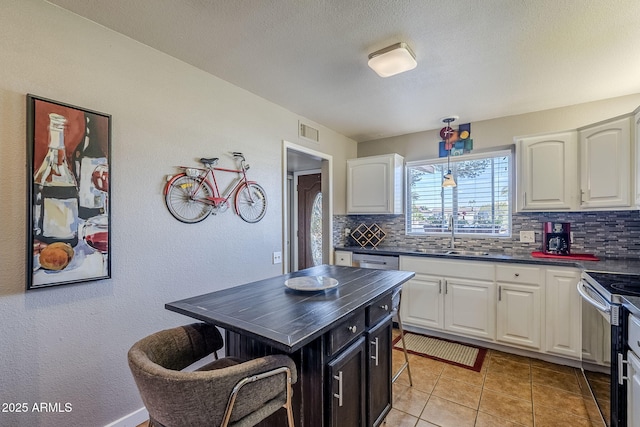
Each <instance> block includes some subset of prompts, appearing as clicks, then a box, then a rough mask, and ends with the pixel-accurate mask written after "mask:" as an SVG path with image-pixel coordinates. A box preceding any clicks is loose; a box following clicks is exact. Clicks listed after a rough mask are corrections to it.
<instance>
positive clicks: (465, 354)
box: [393, 332, 487, 372]
mask: <svg viewBox="0 0 640 427" xmlns="http://www.w3.org/2000/svg"><path fill="white" fill-rule="evenodd" d="M400 338H401V337H400V336H397V337H396V338H395V339H394V340H393V344H394V345H393V348H394V349H397V350H402V342H401V341H400ZM404 340H405V343H406V345H407V352H408V353H411V354H415V355H418V356H423V357H428V358H430V359H435V360H439V361H441V362H445V363H449V364H451V365H455V366H460V367H462V368H466V369H471V370H472V371H476V372H480V369H481V368H482V362H483V361H484V357H485V355H486V354H487V349H486V348H481V347H475V346H472V345H469V344H462V343H458V342H455V341H448V340H444V339H441V338H435V337H430V336H427V335H420V334H415V333H412V332H405V333H404Z"/></svg>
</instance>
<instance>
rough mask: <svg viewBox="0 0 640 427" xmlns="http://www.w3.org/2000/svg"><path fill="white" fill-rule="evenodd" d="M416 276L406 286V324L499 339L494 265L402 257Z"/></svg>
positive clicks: (404, 290) (406, 266) (403, 305)
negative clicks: (496, 324)
mask: <svg viewBox="0 0 640 427" xmlns="http://www.w3.org/2000/svg"><path fill="white" fill-rule="evenodd" d="M400 269H402V270H408V271H414V272H415V273H416V276H415V277H414V278H413V279H411V280H410V281H409V282H407V283H406V284H405V285H404V286H403V291H402V306H401V307H402V308H401V309H402V313H401V316H402V321H403V322H404V323H407V324H409V325H414V326H419V327H425V328H428V329H438V330H444V331H448V332H452V333H456V334H461V335H468V336H473V337H478V338H483V339H489V340H493V339H495V281H494V271H493V264H491V263H484V262H473V261H466V262H464V263H459V262H456V261H449V260H440V259H433V258H431V259H430V258H421V257H410V256H409V257H404V256H403V257H400Z"/></svg>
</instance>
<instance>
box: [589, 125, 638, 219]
mask: <svg viewBox="0 0 640 427" xmlns="http://www.w3.org/2000/svg"><path fill="white" fill-rule="evenodd" d="M630 128H631V117H629V116H628V117H624V118H622V119H616V120H613V121H610V122H607V123H603V124H601V125H597V126H592V127H589V128H586V129H582V130H580V147H579V151H580V189H581V194H582V195H581V207H582V208H605V207H627V206H630V185H631V129H630Z"/></svg>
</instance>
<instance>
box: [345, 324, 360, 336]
mask: <svg viewBox="0 0 640 427" xmlns="http://www.w3.org/2000/svg"><path fill="white" fill-rule="evenodd" d="M347 329H349V331H350V332H351V333H352V334H355V333H356V332H357V331H358V327H357V326H356V325H353V326H349V327H347Z"/></svg>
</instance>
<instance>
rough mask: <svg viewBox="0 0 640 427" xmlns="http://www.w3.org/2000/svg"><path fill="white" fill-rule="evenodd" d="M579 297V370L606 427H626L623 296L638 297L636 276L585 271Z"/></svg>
mask: <svg viewBox="0 0 640 427" xmlns="http://www.w3.org/2000/svg"><path fill="white" fill-rule="evenodd" d="M578 292H579V293H580V295H582V298H583V306H582V310H583V311H582V322H583V323H582V331H583V332H582V342H583V345H582V347H583V350H582V359H583V363H582V371H583V373H584V378H585V380H586V382H587V383H588V384H589V388H590V389H591V393H592V394H593V397H594V399H595V401H596V403H597V405H598V408H599V409H600V413H601V414H602V417H603V421H604V422H605V424H606V425H607V426H610V427H625V426H627V392H626V379H627V378H626V375H625V371H626V370H625V365H626V360H625V358H624V357H625V353H626V347H627V314H626V309H625V308H624V306H623V297H624V296H628V295H633V296H640V275H635V274H614V273H601V272H585V273H583V274H582V278H581V280H580V282H579V283H578Z"/></svg>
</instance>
